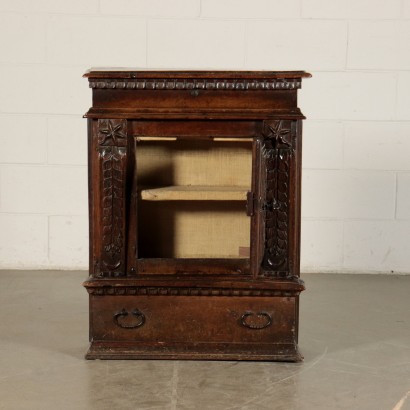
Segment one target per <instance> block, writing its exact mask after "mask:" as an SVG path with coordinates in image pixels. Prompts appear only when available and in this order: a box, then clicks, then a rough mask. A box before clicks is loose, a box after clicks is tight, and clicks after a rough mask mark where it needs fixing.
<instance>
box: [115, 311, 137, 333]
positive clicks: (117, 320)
mask: <svg viewBox="0 0 410 410" xmlns="http://www.w3.org/2000/svg"><path fill="white" fill-rule="evenodd" d="M128 315H129V313H128V312H127V311H126V310H125V309H123V310H121V311H120V312H117V313H115V314H114V317H113V319H114V323H115V324H116V325H117V326H119V327H122V328H123V329H135V328H137V327H141V326H142V325H143V324H144V323H145V315H144V314H143V313H142V312H140V311H139V310H138V309H134V310H133V311H132V312H131V315H133V316H135V317H136V318H137V321H136V322H135V323H133V324H130V325H127V324H125V323H121V321H120V318H123V317H126V316H128Z"/></svg>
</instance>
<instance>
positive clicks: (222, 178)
mask: <svg viewBox="0 0 410 410" xmlns="http://www.w3.org/2000/svg"><path fill="white" fill-rule="evenodd" d="M309 76H310V75H309V74H307V73H305V72H271V71H254V72H251V71H249V72H245V71H241V72H231V71H219V72H218V71H215V72H214V71H212V72H210V71H136V70H132V69H123V70H115V69H101V70H90V71H89V72H87V73H86V74H85V77H87V78H88V80H89V84H90V87H91V88H92V92H93V105H92V107H91V108H90V110H89V111H88V112H87V114H86V117H87V118H88V130H89V131H88V152H89V156H88V161H89V162H88V163H89V212H90V215H89V216H90V276H89V278H88V280H87V281H86V282H85V283H84V286H85V287H86V289H87V291H88V293H89V297H90V342H91V347H90V350H89V351H88V353H87V356H86V357H87V358H88V359H96V358H98V359H121V358H123V359H145V358H161V359H220V360H280V361H299V360H301V358H302V356H301V355H300V353H299V350H298V346H297V340H298V309H299V306H298V301H299V294H300V292H301V291H302V290H304V284H303V281H302V280H301V279H300V278H299V265H300V262H299V259H300V177H301V148H302V127H301V120H302V119H303V118H304V117H303V115H302V113H301V112H300V110H299V108H298V107H297V90H298V89H299V88H300V87H301V81H302V78H306V77H309Z"/></svg>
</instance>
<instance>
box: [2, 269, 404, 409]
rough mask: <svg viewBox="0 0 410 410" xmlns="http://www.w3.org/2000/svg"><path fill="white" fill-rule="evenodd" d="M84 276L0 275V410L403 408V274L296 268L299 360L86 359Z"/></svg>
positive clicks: (46, 274)
mask: <svg viewBox="0 0 410 410" xmlns="http://www.w3.org/2000/svg"><path fill="white" fill-rule="evenodd" d="M85 276H86V274H85V273H84V272H44V271H40V272H20V271H14V272H10V271H3V272H0V329H1V331H0V336H1V339H0V409H5V410H12V409H18V410H24V409H30V410H34V409H41V410H47V409H55V408H58V409H70V410H74V409H95V410H97V409H98V410H104V409H110V410H111V409H120V410H127V409H201V410H202V409H212V410H216V409H224V410H225V409H258V410H259V409H261V410H263V409H278V410H279V409H281V410H282V409H283V410H291V409H308V410H311V409H315V410H316V409H326V410H328V409H349V410H354V409H369V410H378V409H381V410H384V409H389V410H393V409H394V410H405V409H410V315H409V314H410V276H407V277H403V276H402V277H399V276H388V277H387V276H366V275H317V274H315V275H313V274H310V275H304V279H305V281H306V284H307V287H308V290H307V291H306V292H304V294H303V295H302V302H301V317H300V322H301V331H300V346H301V349H302V352H303V353H304V355H305V361H304V363H300V364H284V363H244V362H241V363H236V362H183V361H179V362H178V361H98V360H97V361H85V360H84V359H83V355H84V353H85V351H86V349H87V325H88V324H87V314H88V304H87V294H86V292H85V290H84V289H83V288H82V287H81V282H82V280H83V279H85Z"/></svg>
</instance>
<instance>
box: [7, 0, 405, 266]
mask: <svg viewBox="0 0 410 410" xmlns="http://www.w3.org/2000/svg"><path fill="white" fill-rule="evenodd" d="M409 43H410V0H389V1H384V0H253V1H252V2H251V1H248V0H117V1H112V0H71V1H66V0H19V1H16V0H0V50H1V53H0V89H1V93H0V124H1V127H0V141H1V148H2V149H1V150H0V232H1V234H0V268H50V269H51V268H53V269H79V268H86V267H87V258H88V243H87V241H88V234H87V229H88V227H87V178H86V174H87V172H86V123H85V120H83V119H82V118H81V115H82V114H83V113H84V112H85V111H86V110H87V109H88V107H89V106H90V101H91V92H90V90H89V89H88V87H87V82H86V81H85V80H84V79H82V78H81V75H82V74H83V72H84V71H85V70H86V69H87V68H89V67H90V66H133V67H141V68H171V69H172V68H188V69H189V68H192V69H206V68H214V69H239V70H240V69H269V70H282V69H285V70H293V69H304V70H307V71H310V72H312V74H313V78H312V79H309V80H306V81H305V82H304V84H303V89H302V90H301V93H300V100H299V101H300V107H301V108H302V110H303V112H304V113H305V114H306V115H307V117H308V120H307V121H306V122H305V124H304V130H305V133H304V156H303V160H304V177H303V183H304V185H303V225H302V229H303V233H302V270H304V271H323V272H358V273H361V272H364V273H367V272H401V273H409V272H410V258H409V257H408V255H409V253H410V245H409V244H410V160H409V156H410V71H409V70H410V51H409Z"/></svg>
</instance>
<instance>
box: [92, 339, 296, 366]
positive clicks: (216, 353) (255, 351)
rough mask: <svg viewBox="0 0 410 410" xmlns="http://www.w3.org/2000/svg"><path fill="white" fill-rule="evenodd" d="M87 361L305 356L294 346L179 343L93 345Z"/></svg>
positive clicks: (289, 358) (291, 358) (282, 359)
mask: <svg viewBox="0 0 410 410" xmlns="http://www.w3.org/2000/svg"><path fill="white" fill-rule="evenodd" d="M85 358H86V359H89V360H94V359H102V360H124V359H125V360H126V359H132V360H138V359H140V360H155V359H157V360H242V361H246V360H248V361H275V362H301V361H302V360H303V356H302V355H301V353H300V352H299V349H298V346H297V345H293V344H279V343H278V344H266V345H260V344H258V345H257V346H256V345H255V346H253V345H249V344H238V343H235V344H224V343H198V344H195V345H192V346H186V345H184V346H181V345H179V344H167V345H163V344H161V345H141V344H138V345H136V344H131V343H125V342H123V343H119V342H113V343H107V342H104V343H101V342H92V343H91V346H90V349H89V350H88V352H87V354H86V356H85Z"/></svg>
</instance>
